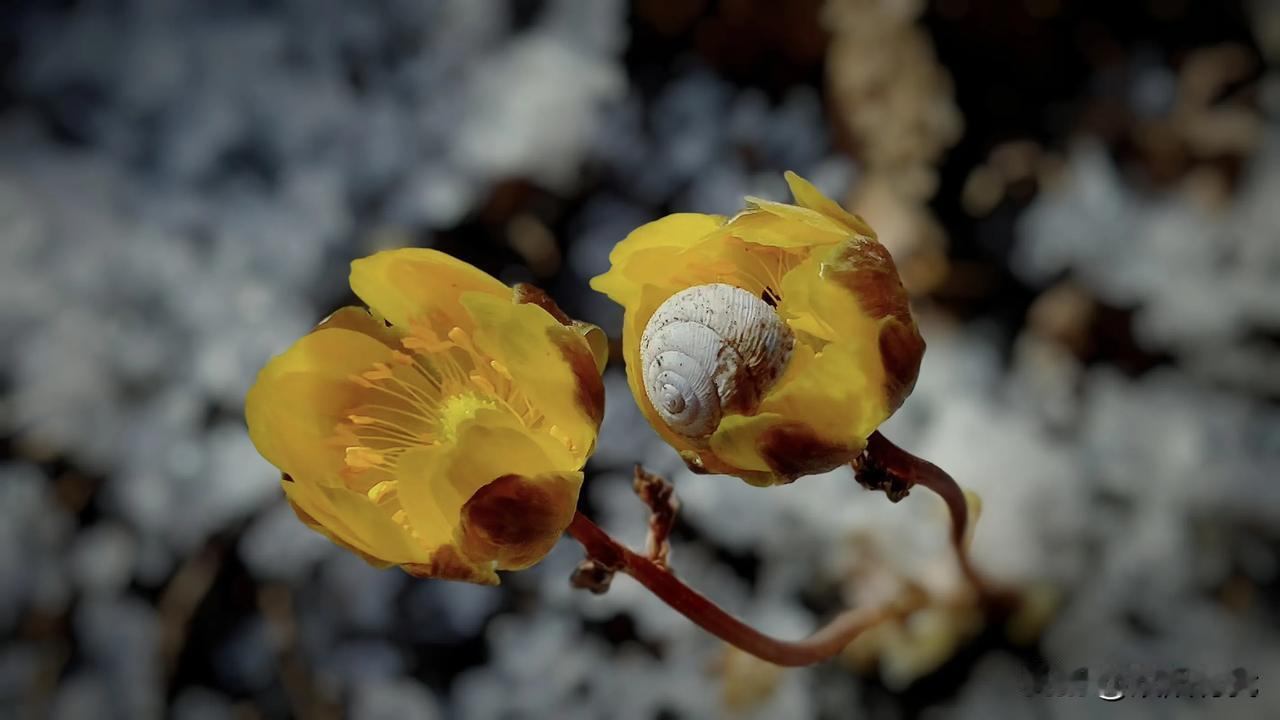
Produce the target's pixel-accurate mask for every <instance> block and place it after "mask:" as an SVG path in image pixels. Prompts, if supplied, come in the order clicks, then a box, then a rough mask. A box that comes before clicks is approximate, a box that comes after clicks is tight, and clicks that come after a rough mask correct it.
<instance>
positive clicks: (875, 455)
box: [854, 430, 1012, 605]
mask: <svg viewBox="0 0 1280 720" xmlns="http://www.w3.org/2000/svg"><path fill="white" fill-rule="evenodd" d="M854 472H855V473H856V474H857V476H858V480H859V482H862V483H863V484H866V485H868V486H871V487H880V488H881V489H884V490H885V491H886V492H887V493H889V496H890V499H892V500H894V501H895V502H896V501H897V500H900V499H902V497H903V496H905V495H906V491H907V490H909V489H910V488H911V487H913V486H915V485H920V486H923V487H925V488H928V489H929V490H932V491H933V492H935V493H937V494H938V496H939V497H941V498H942V501H943V502H945V503H946V504H947V511H948V512H949V513H950V514H951V547H952V548H953V549H954V550H955V553H956V561H957V562H958V563H959V565H960V571H961V572H962V573H964V576H965V579H967V580H968V581H969V583H970V584H971V585H972V586H973V588H974V590H976V591H977V592H978V594H979V595H980V596H982V597H983V599H985V600H987V601H989V602H994V603H995V604H997V605H999V604H1007V603H1008V602H1012V598H1010V597H1008V595H1007V593H1004V592H1001V591H998V590H995V589H993V588H992V587H991V586H990V584H989V583H987V582H986V581H985V580H983V578H982V576H981V575H979V574H978V571H977V569H975V568H974V567H973V561H972V560H971V559H970V557H969V549H968V547H967V546H966V543H965V532H966V531H967V530H968V527H969V503H968V501H967V500H965V497H964V491H963V490H961V489H960V485H959V484H957V483H956V481H955V478H953V477H951V475H949V474H948V473H947V472H946V471H945V470H943V469H942V468H940V467H938V466H937V465H934V464H933V463H931V462H929V461H928V460H925V459H924V458H920V457H917V456H915V455H912V454H911V453H909V452H907V451H906V450H903V449H902V448H900V447H898V446H897V445H894V444H893V443H891V442H889V439H888V438H886V437H885V436H884V435H881V434H880V431H879V430H877V431H876V432H873V433H871V436H870V437H868V438H867V448H866V450H865V451H864V452H863V455H862V458H860V460H859V462H858V463H855V465H854Z"/></svg>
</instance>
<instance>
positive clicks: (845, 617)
mask: <svg viewBox="0 0 1280 720" xmlns="http://www.w3.org/2000/svg"><path fill="white" fill-rule="evenodd" d="M569 534H570V535H572V536H573V538H574V539H575V540H577V541H578V542H579V543H581V544H582V547H583V548H584V549H585V550H586V551H587V556H588V557H589V558H591V560H592V561H593V562H595V563H597V564H599V565H601V566H604V567H606V568H609V569H612V570H616V571H620V572H624V573H626V574H628V575H630V576H631V577H633V578H635V579H636V580H637V581H638V582H639V583H640V584H641V585H643V586H645V587H646V588H648V590H649V591H650V592H652V593H653V594H654V595H657V596H658V597H659V598H660V599H662V601H663V602H665V603H667V604H668V605H670V606H671V607H672V608H673V609H675V610H676V612H679V613H680V614H681V615H684V616H685V617H687V618H689V619H690V620H692V621H693V622H694V623H695V624H697V625H698V627H701V628H702V629H703V630H706V631H707V632H709V633H711V634H712V635H715V636H716V637H718V638H720V639H721V640H724V641H725V642H727V643H729V644H730V645H733V646H734V647H736V648H738V649H740V650H742V651H743V652H747V653H750V654H751V655H755V656H756V657H758V658H760V659H762V660H767V661H768V662H771V663H774V664H775V665H785V666H790V667H798V666H803V665H812V664H814V663H816V662H820V661H822V660H826V659H827V658H829V657H831V656H832V655H835V654H836V653H838V652H840V651H841V650H842V649H844V648H845V646H847V645H848V644H849V643H850V642H852V641H853V639H854V638H856V637H857V636H858V635H859V634H860V633H861V632H862V631H863V630H866V629H867V628H869V627H871V626H873V625H875V624H877V623H879V622H881V621H883V620H886V619H889V618H891V617H894V616H896V615H899V614H900V613H901V612H902V609H901V608H889V607H884V608H876V609H862V610H848V611H846V612H844V613H842V614H840V615H838V616H837V617H836V618H835V619H833V620H832V621H831V622H830V623H828V624H827V625H826V626H824V627H822V628H819V629H818V630H817V631H816V632H814V633H813V634H812V635H810V636H809V637H807V638H805V639H803V640H797V641H790V642H789V641H786V640H778V639H777V638H773V637H770V636H768V635H765V634H764V633H761V632H760V631H758V630H756V629H755V628H753V627H751V626H750V625H747V624H746V623H744V622H742V621H741V620H738V619H737V618H735V617H733V616H732V615H730V614H729V613H727V612H725V611H724V609H722V608H721V607H720V606H719V605H716V604H715V603H713V602H711V601H710V600H708V599H707V598H706V597H705V596H703V595H702V594H700V593H698V592H697V591H696V590H694V589H693V588H691V587H689V586H688V585H685V584H684V583H683V582H681V581H680V580H679V578H677V577H676V576H675V575H672V574H671V573H670V572H669V571H668V570H667V569H666V568H665V567H662V566H659V565H658V564H657V563H656V562H654V561H653V560H652V559H650V558H647V557H644V556H641V555H638V554H636V553H634V552H632V551H631V550H629V549H627V548H626V547H625V546H623V545H622V544H621V543H619V542H618V541H616V540H614V539H613V538H612V537H610V536H609V534H608V533H606V532H605V531H604V530H601V529H600V527H599V526H597V525H596V524H595V523H594V522H592V521H591V519H590V518H588V517H587V516H585V515H583V514H582V513H577V514H575V515H574V516H573V522H571V523H570V524H569Z"/></svg>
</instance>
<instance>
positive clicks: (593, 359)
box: [245, 248, 606, 584]
mask: <svg viewBox="0 0 1280 720" xmlns="http://www.w3.org/2000/svg"><path fill="white" fill-rule="evenodd" d="M351 287H352V289H353V290H354V291H355V293H356V294H357V295H358V296H360V298H361V299H362V300H364V301H365V302H366V303H368V305H369V307H370V308H371V310H365V309H363V308H357V307H346V308H342V309H341V310H339V311H337V312H336V313H334V314H333V315H331V316H330V317H329V318H328V319H326V320H325V321H324V322H322V323H320V325H319V326H318V327H316V328H315V329H314V330H313V331H312V332H311V333H309V334H308V335H306V336H305V337H303V338H302V339H300V340H299V341H298V342H297V343H295V344H294V345H293V347H291V348H289V350H287V351H286V352H285V353H283V354H282V355H279V356H278V357H276V358H274V359H272V360H271V361H270V362H269V363H267V365H266V367H265V368H263V370H262V372H261V373H260V374H259V375H258V379H257V382H256V383H255V384H254V386H253V388H252V389H251V390H250V391H249V395H248V397H247V399H246V401H245V417H246V419H247V421H248V425H249V435H250V437H251V438H252V439H253V442H254V445H256V446H257V448H258V451H259V452H260V453H262V455H263V457H265V458H266V459H267V460H269V461H270V462H271V463H272V464H273V465H275V466H276V467H278V468H279V469H280V470H281V471H282V473H283V480H282V485H283V487H284V491H285V494H286V496H287V497H288V500H289V502H290V503H291V504H292V506H293V509H294V511H295V512H296V513H297V514H298V517H299V518H300V519H301V520H302V521H303V522H305V523H306V524H307V525H309V526H310V527H312V528H313V529H315V530H317V531H319V532H321V533H323V534H324V535H326V536H328V537H329V538H330V539H331V540H333V542H335V543H337V544H338V545H341V546H342V547H345V548H347V549H349V550H352V551H354V552H355V553H357V554H359V555H360V556H361V557H363V558H364V559H365V560H367V561H369V562H370V563H373V564H375V565H379V566H389V565H400V566H401V567H403V568H404V569H405V570H406V571H407V572H409V573H411V574H413V575H417V576H422V577H439V578H447V579H452V580H467V581H471V582H477V583H485V584H496V583H497V582H498V576H497V574H496V573H495V570H517V569H521V568H525V567H528V566H530V565H532V564H534V563H536V562H537V561H538V560H540V559H541V558H542V557H543V556H544V555H545V554H546V553H547V552H548V551H549V550H550V549H551V546H552V545H554V544H555V542H556V540H557V539H558V538H559V537H560V535H561V534H562V533H563V532H564V530H565V527H566V526H567V525H568V524H569V521H570V520H571V519H572V517H573V513H574V509H575V506H576V504H577V499H578V490H579V488H580V487H581V485H582V472H581V470H582V466H583V464H584V463H585V462H586V459H587V456H588V455H590V453H591V451H592V449H593V448H594V445H595V440H596V432H597V430H598V429H599V425H600V419H601V417H602V415H603V406H604V390H603V387H602V385H601V383H600V371H601V370H602V369H603V366H604V360H605V357H604V353H605V349H606V345H605V343H604V339H603V335H602V334H601V332H600V330H599V329H598V328H595V327H593V326H590V325H586V324H583V323H576V322H573V321H570V320H569V319H568V318H567V317H565V316H564V315H563V314H562V313H561V312H560V311H559V309H558V308H556V307H555V305H554V303H552V302H551V301H550V299H549V298H547V296H546V295H545V294H543V293H541V291H538V290H536V289H535V288H531V287H529V286H517V287H516V288H515V289H514V291H513V289H512V288H509V287H507V286H506V285H504V284H502V283H501V282H499V281H498V280H495V279H494V278H493V277H491V276H489V275H487V274H485V273H483V272H481V271H480V270H477V269H476V268H474V267H472V266H470V265H468V264H466V263H464V262H461V261H459V260H456V259H454V258H452V257H450V256H448V255H445V254H443V253H440V252H436V251H434V250H424V249H416V248H414V249H404V250H393V251H387V252H381V253H378V254H376V255H373V256H370V257H367V258H363V259H360V260H356V261H355V262H353V263H352V264H351Z"/></svg>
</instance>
